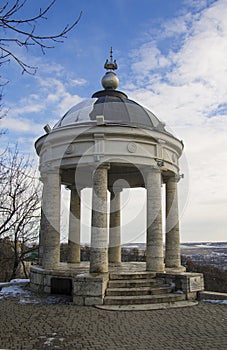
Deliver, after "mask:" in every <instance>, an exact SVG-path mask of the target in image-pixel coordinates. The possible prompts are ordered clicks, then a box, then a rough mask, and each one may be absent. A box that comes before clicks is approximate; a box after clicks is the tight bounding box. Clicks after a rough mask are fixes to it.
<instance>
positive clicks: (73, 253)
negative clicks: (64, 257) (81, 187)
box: [68, 186, 80, 263]
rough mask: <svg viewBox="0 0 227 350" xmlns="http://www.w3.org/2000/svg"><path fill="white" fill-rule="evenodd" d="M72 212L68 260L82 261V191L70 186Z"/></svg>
mask: <svg viewBox="0 0 227 350" xmlns="http://www.w3.org/2000/svg"><path fill="white" fill-rule="evenodd" d="M70 189H71V197H70V213H69V236H68V262H69V263H79V262H80V193H78V191H77V189H76V188H75V187H73V186H70Z"/></svg>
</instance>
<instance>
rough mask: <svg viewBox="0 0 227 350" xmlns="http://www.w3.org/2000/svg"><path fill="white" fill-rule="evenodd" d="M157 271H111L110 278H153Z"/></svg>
mask: <svg viewBox="0 0 227 350" xmlns="http://www.w3.org/2000/svg"><path fill="white" fill-rule="evenodd" d="M155 277H156V273H155V272H146V271H144V272H143V271H141V272H125V273H124V272H122V273H110V280H130V279H133V280H134V279H140V278H144V279H151V278H155Z"/></svg>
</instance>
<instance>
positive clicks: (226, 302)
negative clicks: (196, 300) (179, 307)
mask: <svg viewBox="0 0 227 350" xmlns="http://www.w3.org/2000/svg"><path fill="white" fill-rule="evenodd" d="M202 301H206V302H208V303H212V304H222V305H227V300H217V299H215V300H213V299H204V300H202Z"/></svg>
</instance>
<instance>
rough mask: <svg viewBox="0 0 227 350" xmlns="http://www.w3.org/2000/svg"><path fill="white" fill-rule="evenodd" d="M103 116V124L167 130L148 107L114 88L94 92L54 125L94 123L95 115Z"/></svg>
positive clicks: (59, 126)
mask: <svg viewBox="0 0 227 350" xmlns="http://www.w3.org/2000/svg"><path fill="white" fill-rule="evenodd" d="M100 115H101V116H104V124H105V125H116V126H118V125H119V126H130V127H141V128H149V129H157V130H159V131H162V132H167V131H166V130H165V128H164V124H163V123H161V122H160V120H159V119H158V118H157V117H156V116H155V115H154V114H153V113H152V112H150V111H149V110H148V109H146V108H144V107H142V106H141V105H139V104H138V103H136V102H135V101H132V100H130V99H128V98H127V96H126V95H125V94H124V93H123V92H120V91H116V90H103V91H99V92H96V93H95V94H94V95H93V96H92V98H90V99H86V100H84V101H82V102H80V103H78V104H77V105H75V106H73V107H72V108H71V109H70V110H69V111H68V112H67V113H66V114H65V115H64V116H63V117H62V118H61V120H60V121H59V122H58V123H57V124H56V125H55V126H54V129H57V128H61V127H66V126H70V125H72V126H73V125H74V126H75V125H78V126H79V125H87V124H93V123H95V124H96V117H97V116H100Z"/></svg>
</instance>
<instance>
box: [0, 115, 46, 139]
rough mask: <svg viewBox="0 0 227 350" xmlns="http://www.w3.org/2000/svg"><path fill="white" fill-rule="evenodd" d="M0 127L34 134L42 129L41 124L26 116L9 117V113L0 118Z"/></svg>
mask: <svg viewBox="0 0 227 350" xmlns="http://www.w3.org/2000/svg"><path fill="white" fill-rule="evenodd" d="M0 127H1V128H3V129H7V130H12V131H16V132H21V133H31V134H36V135H38V134H39V133H40V132H41V130H42V126H41V124H38V123H35V122H33V121H31V120H28V119H26V118H20V117H18V118H16V117H10V116H9V115H8V116H7V117H5V118H3V119H2V120H1V122H0Z"/></svg>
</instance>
